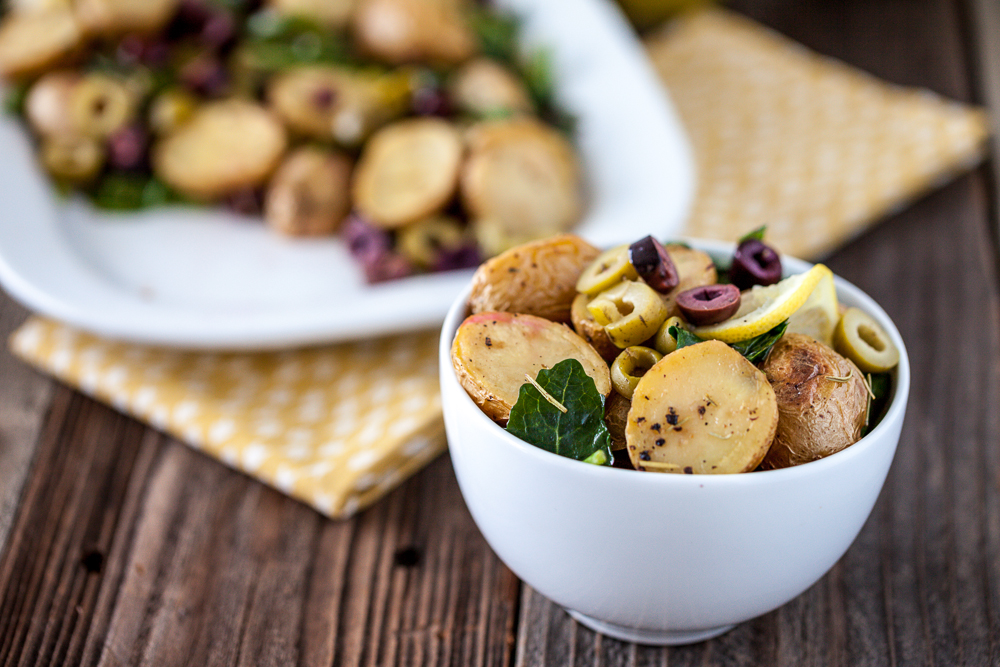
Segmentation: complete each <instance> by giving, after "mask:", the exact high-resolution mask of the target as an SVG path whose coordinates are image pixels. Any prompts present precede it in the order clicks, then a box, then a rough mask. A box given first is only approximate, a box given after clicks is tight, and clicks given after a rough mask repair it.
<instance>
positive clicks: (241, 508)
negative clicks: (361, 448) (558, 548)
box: [0, 0, 1000, 667]
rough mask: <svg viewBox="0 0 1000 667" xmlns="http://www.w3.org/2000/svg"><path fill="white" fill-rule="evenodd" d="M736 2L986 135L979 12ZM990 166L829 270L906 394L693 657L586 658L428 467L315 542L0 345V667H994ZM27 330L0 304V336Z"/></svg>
mask: <svg viewBox="0 0 1000 667" xmlns="http://www.w3.org/2000/svg"><path fill="white" fill-rule="evenodd" d="M732 4H733V5H734V6H735V7H736V8H737V9H739V10H740V11H743V12H745V13H746V14H748V15H750V16H752V17H754V18H756V19H758V20H760V21H762V22H763V23H765V24H767V25H770V26H772V27H774V28H776V29H777V30H779V31H781V32H783V33H785V34H787V35H789V36H790V37H792V38H794V39H796V40H798V41H800V42H802V43H804V44H805V45H807V46H809V47H811V48H813V49H815V50H817V51H819V52H821V53H824V54H828V55H832V56H835V57H839V58H842V59H844V60H845V61H847V62H849V63H852V64H855V65H857V66H859V67H861V68H863V69H865V70H868V71H870V72H872V73H874V74H876V75H877V76H879V77H882V78H884V79H886V80H888V81H892V82H896V83H900V84H905V85H916V86H923V87H926V88H929V89H931V90H933V91H935V92H938V93H941V94H943V95H946V96H948V97H951V98H955V99H958V100H963V101H968V102H975V103H979V104H984V105H989V106H991V108H992V109H993V110H994V113H993V119H994V128H998V127H1000V124H998V123H997V118H998V114H997V113H996V112H997V111H998V110H1000V5H998V4H997V0H759V1H754V2H751V1H748V0H746V1H744V0H740V1H739V2H734V3H732ZM994 156H995V153H994ZM997 166H998V164H997V162H996V160H995V159H994V160H992V161H991V162H989V163H987V164H986V165H984V166H983V167H981V168H979V169H977V170H976V171H974V172H972V173H970V174H967V175H964V176H962V177H960V178H959V179H957V180H956V181H954V182H953V183H951V184H949V185H947V186H945V187H943V188H941V189H940V190H938V191H936V192H934V193H932V194H930V195H929V196H927V197H926V198H924V199H923V200H921V201H919V202H918V203H916V204H915V205H914V206H912V207H911V208H909V209H907V210H905V211H903V212H902V213H899V214H898V215H895V216H893V217H892V218H889V219H887V220H885V221H884V222H883V223H882V224H880V225H879V226H878V227H876V228H875V229H874V230H872V231H871V232H869V233H867V234H865V235H864V236H863V237H861V238H859V239H857V240H856V241H854V242H853V243H851V244H850V245H849V246H847V247H845V248H843V249H842V250H841V251H839V252H837V253H836V254H835V255H834V256H832V257H831V258H830V259H829V264H830V266H831V267H832V268H833V269H834V270H835V271H836V272H837V273H839V274H840V275H842V276H845V277H846V278H847V279H849V280H851V281H852V282H854V283H855V284H857V285H859V286H860V287H861V288H862V289H865V290H867V291H869V292H870V293H872V294H873V295H875V296H876V298H877V299H878V300H879V301H880V302H881V303H882V305H883V306H884V307H885V309H886V310H887V311H888V312H889V314H890V315H891V316H892V317H893V318H894V319H895V321H896V322H897V324H898V325H899V328H900V329H901V330H902V331H903V336H904V338H905V340H906V344H907V347H908V349H909V353H910V358H911V363H912V367H913V377H914V384H913V387H912V391H911V396H910V404H909V410H908V414H907V418H906V424H905V426H904V428H903V436H902V440H901V442H900V445H899V451H898V453H897V455H896V460H895V463H894V465H893V468H892V471H891V472H890V474H889V478H888V481H887V482H886V485H885V488H884V490H883V492H882V495H881V497H880V499H879V501H878V504H877V505H876V506H875V510H874V512H873V513H872V516H871V518H870V519H869V521H868V523H867V524H866V525H865V527H864V529H863V530H862V532H861V534H860V536H859V537H858V539H857V541H856V542H855V543H854V545H853V546H852V547H851V548H850V550H849V551H848V552H847V554H846V555H845V556H844V557H843V558H842V559H841V560H840V562H839V563H837V565H836V566H835V567H834V568H833V569H832V570H831V571H830V573H829V574H827V575H826V576H825V577H824V578H823V579H821V580H820V581H819V582H818V583H817V584H816V585H815V586H813V587H812V588H810V589H809V590H808V591H806V592H805V593H803V594H802V595H801V596H799V597H798V598H797V599H795V600H793V601H792V602H790V603H788V604H787V605H785V606H784V607H782V608H781V609H778V610H777V611H774V612H772V613H770V614H767V615H765V616H762V617H760V618H758V619H755V620H753V621H750V622H747V623H744V624H742V625H740V626H738V627H737V628H736V629H734V630H732V631H731V632H729V633H727V634H725V635H723V636H721V637H719V638H717V639H714V640H711V641H708V642H704V643H701V644H696V645H692V646H685V647H678V648H670V649H660V648H650V647H643V646H636V645H633V644H627V643H622V642H619V641H615V640H612V639H609V638H607V637H603V636H601V635H598V634H595V633H594V632H591V631H590V630H587V629H585V628H583V627H582V626H580V625H578V624H576V623H575V622H574V621H572V620H571V619H570V618H569V617H568V616H567V615H566V614H565V613H564V612H563V611H562V610H560V609H559V608H558V607H556V606H555V605H553V604H552V603H550V602H549V601H547V600H546V599H544V598H543V597H541V596H540V595H538V594H536V593H535V592H534V591H532V590H531V589H530V588H529V587H527V586H526V585H523V584H522V583H521V582H520V581H519V580H518V579H517V578H516V577H515V576H514V575H513V574H512V573H511V572H510V571H509V570H507V569H506V568H505V567H504V566H503V564H502V563H500V562H499V560H498V559H497V557H496V556H495V555H494V554H493V552H492V551H491V550H490V549H489V547H488V546H487V545H486V543H485V542H484V541H483V538H482V536H481V535H480V534H479V531H478V530H477V529H476V527H475V525H474V524H473V522H472V519H471V517H470V516H469V513H468V511H467V510H466V507H465V505H464V503H463V501H462V498H461V496H460V494H459V491H458V487H457V485H456V483H455V477H454V473H453V471H452V467H451V463H450V462H449V460H448V458H447V456H444V457H442V458H440V459H439V460H437V461H436V462H435V463H434V464H432V465H431V466H430V467H429V468H427V469H426V470H424V471H423V472H421V473H420V474H418V475H416V476H415V477H413V478H412V479H411V480H409V481H408V482H407V483H405V484H404V485H403V486H402V487H401V488H399V489H398V490H397V491H395V492H394V493H392V494H391V495H390V496H389V497H388V498H386V499H384V500H383V501H381V502H379V503H378V504H376V505H375V506H374V507H372V508H370V509H369V510H367V511H365V512H363V513H362V514H361V515H359V516H358V517H356V518H355V519H353V520H351V521H345V522H335V521H329V520H327V519H324V518H323V517H321V516H320V515H319V514H317V513H316V512H314V511H313V510H311V509H309V508H307V507H305V506H303V505H301V504H299V503H297V502H295V501H292V500H289V499H287V498H285V497H284V496H282V495H281V494H279V493H278V492H276V491H273V490H271V489H268V488H266V487H264V486H263V485H261V484H259V483H257V482H256V481H253V480H251V479H249V478H247V477H245V476H243V475H241V474H239V473H236V472H233V471H232V470H230V469H228V468H226V467H225V466H223V465H222V464H220V463H218V462H216V461H214V460H211V459H208V458H206V457H205V456H203V455H201V454H199V453H197V452H195V451H193V450H191V449H189V448H188V447H186V446H185V445H183V444H182V443H180V442H177V441H175V440H172V439H170V438H167V437H165V436H163V435H161V434H159V433H157V432H156V431H153V430H151V429H149V428H147V427H145V426H144V425H142V424H140V423H138V422H136V421H134V420H132V419H129V418H126V417H124V416H122V415H120V414H118V413H116V412H115V411H113V410H112V409H111V408H108V407H105V406H104V405H101V404H98V403H96V402H94V401H93V400H91V399H89V398H86V397H84V396H83V395H81V394H79V393H77V392H75V391H72V390H70V389H68V388H66V387H64V386H61V385H59V384H57V383H55V382H53V381H51V380H49V379H48V378H46V377H43V376H41V375H39V374H37V373H36V372H34V371H33V370H31V369H29V368H27V367H25V366H24V365H23V364H21V363H20V362H18V361H17V360H15V359H13V358H12V357H11V356H10V355H9V353H7V352H6V351H5V350H4V351H0V545H2V546H3V550H2V555H0V664H2V665H36V664H37V665H42V664H44V665H76V664H86V665H157V666H161V665H162V666H169V665H193V666H201V665H352V666H353V665H431V664H433V665H457V666H465V665H470V666H471V665H518V666H522V665H523V666H528V665H577V666H584V665H603V666H608V667H614V666H619V665H629V666H635V667H639V666H646V665H649V666H652V665H659V666H667V665H670V666H671V667H673V666H675V665H696V664H697V665H817V666H826V665H831V666H839V665H844V666H854V665H937V666H947V667H950V666H953V665H1000V438H998V433H1000V404H998V399H1000V382H998V381H1000V368H998V362H1000V349H998V347H1000V310H998V306H1000V296H998V286H1000V283H998V275H997V270H998V256H1000V255H998V248H997V220H998V216H997V206H998V202H997V198H996V195H997V183H998V178H997V171H996V168H997ZM25 315H26V313H25V311H24V310H23V309H22V308H21V307H20V306H18V305H16V304H14V303H13V302H12V301H11V300H10V299H9V298H7V297H6V296H3V295H2V294H0V333H2V334H4V335H6V334H7V333H9V332H10V331H12V330H13V329H14V328H15V327H16V326H17V325H18V324H19V323H20V322H21V321H23V319H24V317H25ZM762 520H766V517H762ZM620 566H622V567H624V566H625V565H624V564H622V565H620Z"/></svg>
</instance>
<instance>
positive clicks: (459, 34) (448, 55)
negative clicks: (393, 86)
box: [352, 0, 477, 65]
mask: <svg viewBox="0 0 1000 667" xmlns="http://www.w3.org/2000/svg"><path fill="white" fill-rule="evenodd" d="M461 4H462V3H460V2H456V1H455V0H360V2H359V4H358V7H357V9H356V10H355V12H354V18H353V21H352V28H353V32H354V38H355V39H356V40H357V43H358V45H359V46H360V47H361V49H362V50H363V51H365V52H366V53H368V54H370V55H372V56H373V57H375V58H377V59H379V60H381V61H383V62H387V63H391V64H394V65H400V64H403V63H408V62H416V61H425V60H427V61H431V62H433V63H438V64H444V65H455V64H458V63H460V62H462V61H463V60H465V59H467V58H469V57H471V56H472V55H473V54H475V52H476V49H477V44H476V37H475V35H474V34H473V32H472V28H471V26H470V25H469V22H468V21H467V20H466V19H465V17H464V16H462V7H461Z"/></svg>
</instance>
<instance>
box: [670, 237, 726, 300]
mask: <svg viewBox="0 0 1000 667" xmlns="http://www.w3.org/2000/svg"><path fill="white" fill-rule="evenodd" d="M665 248H666V250H667V254H668V255H670V259H671V260H673V262H674V266H675V267H676V268H677V276H678V277H679V278H680V283H679V284H678V285H677V287H675V288H674V289H672V290H671V291H670V293H669V294H664V295H663V304H664V305H665V306H666V307H667V313H668V317H675V316H680V315H681V311H680V308H678V307H677V295H678V294H680V293H681V292H685V291H687V290H689V289H692V288H694V287H701V286H702V285H714V284H715V283H717V282H718V280H719V276H718V272H717V271H716V270H715V262H713V261H712V258H711V257H709V256H708V254H707V253H704V252H702V251H701V250H695V249H694V248H688V247H687V246H683V245H679V244H676V243H672V244H669V245H667V246H665Z"/></svg>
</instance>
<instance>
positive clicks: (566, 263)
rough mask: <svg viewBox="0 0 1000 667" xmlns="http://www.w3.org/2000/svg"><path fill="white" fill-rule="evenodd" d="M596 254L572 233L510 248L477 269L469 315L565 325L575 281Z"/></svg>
mask: <svg viewBox="0 0 1000 667" xmlns="http://www.w3.org/2000/svg"><path fill="white" fill-rule="evenodd" d="M599 252H600V251H599V250H598V249H597V248H595V247H594V246H592V245H590V244H589V243H587V242H586V241H584V240H583V239H581V238H580V237H579V236H575V235H573V234H561V235H559V236H552V237H550V238H547V239H542V240H540V241H532V242H531V243H526V244H524V245H520V246H517V247H516V248H511V249H510V250H508V251H507V252H505V253H503V254H500V255H498V256H496V257H494V258H493V259H490V260H488V261H486V262H485V263H483V264H482V265H481V266H480V267H479V268H478V269H477V270H476V273H475V275H474V276H472V293H471V295H470V296H469V306H470V307H471V308H472V312H473V313H480V312H484V311H489V310H502V311H505V312H508V313H525V314H528V315H538V316H539V317H544V318H546V319H549V320H553V321H555V322H569V321H570V311H571V308H572V305H573V299H574V298H575V296H576V279H577V277H578V276H579V275H580V272H581V271H583V268H584V267H585V266H587V265H588V264H589V263H590V262H591V261H593V259H594V258H595V257H597V255H598V254H599Z"/></svg>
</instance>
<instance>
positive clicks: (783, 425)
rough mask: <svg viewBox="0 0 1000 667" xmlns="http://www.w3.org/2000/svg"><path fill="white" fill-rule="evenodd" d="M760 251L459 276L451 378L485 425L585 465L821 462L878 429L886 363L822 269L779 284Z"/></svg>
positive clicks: (571, 257)
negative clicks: (461, 306) (461, 293)
mask: <svg viewBox="0 0 1000 667" xmlns="http://www.w3.org/2000/svg"><path fill="white" fill-rule="evenodd" d="M763 236H764V230H763V229H760V230H756V231H754V232H752V233H750V234H748V235H747V236H746V237H744V238H743V239H741V240H740V241H739V243H738V245H737V246H736V248H735V251H734V253H733V255H732V257H731V258H726V260H725V261H717V259H718V258H716V259H713V258H712V257H711V256H709V255H708V254H707V253H705V252H702V251H700V250H697V249H694V248H691V247H689V246H687V245H685V244H680V243H667V244H662V243H660V242H659V241H658V240H657V239H655V238H653V237H651V236H647V237H645V238H643V239H639V240H637V241H635V242H634V243H631V244H626V245H622V246H619V247H615V248H611V249H608V250H604V251H601V250H599V249H598V248H595V247H593V246H592V245H590V244H589V243H587V242H586V241H584V240H583V239H581V238H579V237H577V236H573V235H569V234H563V235H558V236H555V237H552V238H548V239H544V240H539V241H533V242H529V243H527V244H524V245H521V246H518V247H516V248H513V249H511V250H508V251H506V252H504V253H502V254H501V255H499V256H497V257H495V258H493V259H491V260H489V261H487V262H485V263H484V264H483V265H482V266H480V267H479V269H478V270H477V272H476V274H475V276H474V277H473V281H472V288H471V295H470V298H469V313H470V314H469V315H468V317H467V318H466V319H465V321H464V322H463V323H462V325H461V326H460V327H459V329H458V331H457V333H456V335H455V339H454V341H453V343H452V347H451V361H452V365H453V366H454V369H455V373H456V376H457V377H458V379H459V381H460V383H461V384H462V386H463V387H464V388H465V390H466V391H467V392H468V394H469V396H470V397H472V399H473V401H475V402H476V404H477V405H479V407H480V408H481V409H482V410H483V412H484V413H486V415H488V416H489V417H490V418H491V419H493V420H494V421H495V422H496V423H497V424H499V425H500V426H502V427H504V428H506V429H507V430H508V431H510V432H511V433H513V434H514V435H516V436H517V437H519V438H521V439H523V440H526V441H527V442H529V443H531V444H534V445H536V446H539V447H541V448H543V449H547V450H549V451H552V452H555V453H557V454H560V455H563V456H567V457H570V458H574V459H578V460H581V461H585V462H588V463H595V464H601V465H615V466H618V467H625V468H631V469H634V470H638V471H646V472H661V473H679V474H724V473H745V472H751V471H755V470H767V469H776V468H786V467H789V466H795V465H801V464H804V463H808V462H810V461H815V460H817V459H821V458H823V457H826V456H829V455H831V454H835V453H836V452H839V451H841V450H843V449H844V448H846V447H849V446H850V445H852V444H854V443H855V442H857V441H858V440H860V439H861V438H862V437H863V436H864V435H865V433H867V432H868V431H869V430H870V429H871V428H872V427H873V426H874V425H875V423H876V422H877V421H878V420H879V419H880V418H881V415H882V412H883V410H884V409H885V405H886V403H887V400H888V396H889V394H890V391H891V387H892V377H893V375H892V370H893V369H894V368H895V366H896V365H897V363H898V362H899V350H898V349H897V348H896V346H895V345H894V343H893V342H892V340H891V339H890V337H889V336H888V334H887V333H886V332H885V331H884V330H883V329H882V328H881V327H880V326H879V324H878V322H876V320H875V319H874V318H872V317H871V316H870V315H868V314H867V313H865V312H864V311H862V310H859V309H857V308H845V307H843V306H841V304H839V302H838V300H837V292H836V288H835V285H834V280H833V274H832V272H831V271H830V270H829V269H828V268H827V267H826V266H824V265H822V264H817V265H815V266H813V267H812V268H811V269H809V270H808V271H805V272H804V273H799V274H795V275H788V276H786V275H784V274H783V271H782V264H781V258H780V256H779V254H778V253H777V252H776V251H775V250H774V249H773V248H772V247H771V246H769V245H768V244H767V243H766V242H765V241H764V239H763Z"/></svg>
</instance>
